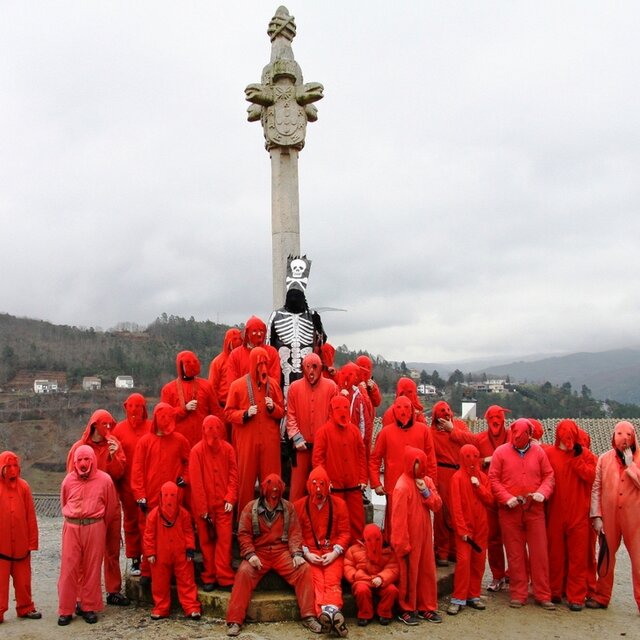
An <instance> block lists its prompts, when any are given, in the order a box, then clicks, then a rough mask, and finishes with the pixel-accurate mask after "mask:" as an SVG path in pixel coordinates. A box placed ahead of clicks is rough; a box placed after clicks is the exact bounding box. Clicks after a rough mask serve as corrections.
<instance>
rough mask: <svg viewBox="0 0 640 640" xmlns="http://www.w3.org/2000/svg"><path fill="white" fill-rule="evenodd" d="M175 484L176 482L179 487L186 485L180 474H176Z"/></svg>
mask: <svg viewBox="0 0 640 640" xmlns="http://www.w3.org/2000/svg"><path fill="white" fill-rule="evenodd" d="M176 484H177V485H178V486H179V487H186V486H187V483H186V482H185V479H184V478H183V477H182V476H178V477H177V478H176Z"/></svg>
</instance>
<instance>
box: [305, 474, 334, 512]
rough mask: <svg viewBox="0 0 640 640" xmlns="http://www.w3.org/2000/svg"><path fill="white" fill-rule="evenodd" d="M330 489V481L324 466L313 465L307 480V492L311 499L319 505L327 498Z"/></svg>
mask: <svg viewBox="0 0 640 640" xmlns="http://www.w3.org/2000/svg"><path fill="white" fill-rule="evenodd" d="M330 489H331V481H330V480H329V476H328V475H327V472H326V471H325V469H324V467H314V469H313V470H312V471H311V473H310V474H309V479H308V480H307V493H308V494H309V496H310V497H311V500H312V501H313V502H315V503H316V504H318V505H320V504H322V503H324V501H325V500H326V499H327V497H328V495H329V493H330Z"/></svg>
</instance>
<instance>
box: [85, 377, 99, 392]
mask: <svg viewBox="0 0 640 640" xmlns="http://www.w3.org/2000/svg"><path fill="white" fill-rule="evenodd" d="M101 388H102V380H100V378H97V377H96V376H85V377H84V378H82V389H83V391H97V390H98V389H101Z"/></svg>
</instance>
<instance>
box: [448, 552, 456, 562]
mask: <svg viewBox="0 0 640 640" xmlns="http://www.w3.org/2000/svg"><path fill="white" fill-rule="evenodd" d="M447 560H448V561H449V562H454V563H455V562H457V561H458V558H457V557H456V554H455V553H450V554H449V555H448V556H447Z"/></svg>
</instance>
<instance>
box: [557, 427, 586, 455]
mask: <svg viewBox="0 0 640 640" xmlns="http://www.w3.org/2000/svg"><path fill="white" fill-rule="evenodd" d="M576 443H580V435H579V427H578V425H577V424H576V423H575V422H574V421H573V420H560V422H558V425H557V426H556V441H555V446H556V447H558V449H559V448H560V445H561V444H562V445H564V449H565V450H566V451H571V450H572V449H573V446H574V445H575V444H576Z"/></svg>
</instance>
